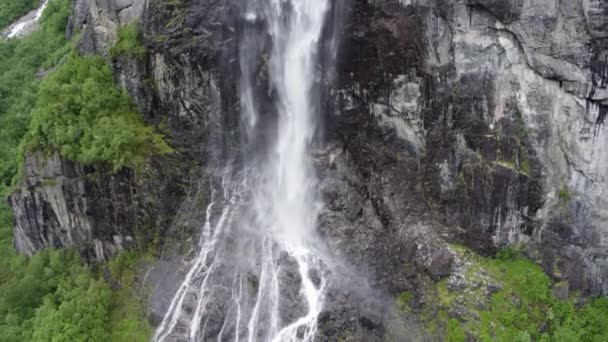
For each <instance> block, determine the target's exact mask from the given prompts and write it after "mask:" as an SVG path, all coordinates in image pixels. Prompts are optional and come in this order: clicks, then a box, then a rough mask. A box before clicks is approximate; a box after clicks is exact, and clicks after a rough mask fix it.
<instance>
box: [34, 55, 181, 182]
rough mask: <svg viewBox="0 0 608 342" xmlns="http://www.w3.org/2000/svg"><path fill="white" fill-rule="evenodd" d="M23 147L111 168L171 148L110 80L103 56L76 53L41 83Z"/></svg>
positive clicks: (136, 161)
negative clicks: (146, 123) (106, 165)
mask: <svg viewBox="0 0 608 342" xmlns="http://www.w3.org/2000/svg"><path fill="white" fill-rule="evenodd" d="M25 146H26V150H27V151H38V150H42V151H48V152H52V151H59V152H60V153H61V155H63V156H64V157H66V158H68V159H71V160H76V161H79V162H81V163H83V164H102V163H107V164H109V165H111V166H112V168H113V170H114V171H117V170H119V169H121V168H122V167H125V166H137V165H139V164H141V163H143V162H144V161H145V160H146V159H147V158H148V157H150V156H151V155H154V154H165V153H170V152H171V151H172V150H171V148H170V147H169V146H168V145H167V144H166V143H165V141H164V140H163V137H162V136H161V135H160V134H157V133H155V132H154V128H153V127H150V126H146V125H145V124H144V122H143V119H142V118H141V116H140V114H139V113H138V112H137V109H136V106H135V104H134V103H133V102H132V101H131V99H130V98H129V96H128V95H127V93H126V92H125V91H124V90H121V89H119V88H118V87H117V86H116V85H115V83H114V78H113V76H112V71H111V70H110V68H109V66H108V65H107V63H106V62H105V61H104V59H103V58H102V57H97V56H86V57H82V56H78V55H76V54H71V55H70V56H69V57H68V59H67V61H66V62H65V63H64V64H62V65H61V66H60V67H59V69H58V70H56V71H54V72H53V73H51V74H50V75H49V76H47V77H46V78H45V79H44V81H43V82H42V85H41V86H40V92H39V94H38V99H37V102H36V107H35V108H34V110H33V112H32V119H31V124H30V130H29V132H28V134H27V136H26V138H25Z"/></svg>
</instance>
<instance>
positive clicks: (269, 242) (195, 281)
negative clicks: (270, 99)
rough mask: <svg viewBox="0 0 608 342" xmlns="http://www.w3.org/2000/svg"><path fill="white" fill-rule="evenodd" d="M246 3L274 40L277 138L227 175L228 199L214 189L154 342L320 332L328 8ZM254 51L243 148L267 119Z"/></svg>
mask: <svg viewBox="0 0 608 342" xmlns="http://www.w3.org/2000/svg"><path fill="white" fill-rule="evenodd" d="M247 5H248V6H246V7H247V10H246V11H244V13H243V20H245V21H248V22H264V24H265V27H266V28H267V36H269V37H270V39H271V40H272V51H271V57H270V59H269V61H268V73H269V76H270V82H271V87H272V89H273V90H274V91H275V92H276V94H277V96H276V97H275V98H276V99H275V100H274V102H275V106H276V112H277V113H278V119H277V120H278V124H277V125H276V126H274V127H276V137H274V140H271V142H270V143H269V144H268V146H271V147H269V148H268V150H267V151H262V152H261V153H262V154H263V155H262V157H261V158H256V161H252V162H250V163H247V162H245V166H244V167H243V170H242V171H241V172H236V173H234V172H232V173H231V172H228V171H226V172H224V177H223V181H222V184H221V186H220V188H221V189H222V191H221V195H220V191H215V192H214V195H213V199H212V202H211V204H210V205H209V207H208V209H207V222H206V223H205V224H204V226H203V230H202V233H201V238H200V241H201V242H200V245H199V254H198V255H197V257H196V258H195V259H194V260H193V262H192V265H191V268H190V271H189V272H188V274H187V275H186V277H185V280H184V282H183V283H182V284H181V286H180V287H179V289H178V291H177V293H176V294H175V296H174V298H173V300H172V302H171V304H170V307H169V310H168V312H167V314H166V315H165V317H164V319H163V321H162V323H161V324H160V326H159V327H158V329H157V331H156V334H155V336H154V340H155V341H165V340H183V339H186V340H188V341H202V340H205V341H206V340H210V339H214V340H217V341H249V342H254V341H273V342H275V341H276V342H283V341H312V340H313V338H314V336H315V333H316V329H317V319H318V315H319V314H320V312H321V309H322V306H323V300H324V296H325V288H326V282H327V280H326V279H325V278H326V277H325V264H326V262H324V260H323V258H324V257H322V253H320V252H319V250H320V249H321V248H318V244H319V243H318V240H317V238H316V233H315V231H316V224H317V216H318V213H319V210H320V207H321V206H320V202H319V201H318V196H317V190H316V187H317V184H316V183H317V182H316V178H315V174H314V171H313V168H312V161H311V157H310V151H309V148H310V146H311V143H312V140H313V136H314V135H315V130H316V113H315V110H316V108H317V107H318V106H317V103H316V102H318V101H319V99H318V97H317V96H314V92H313V89H314V87H315V82H316V81H315V73H316V66H317V64H318V60H317V59H318V50H319V41H320V39H321V34H322V30H323V26H324V21H325V17H326V12H327V11H328V7H329V3H328V0H250V3H248V4H247ZM256 43H258V42H254V43H253V44H256ZM247 48H248V47H247V46H243V47H241V63H240V65H241V69H242V70H241V72H242V73H243V76H242V77H243V78H242V81H241V111H242V118H243V122H244V125H245V127H246V130H247V134H246V138H245V139H244V141H245V144H247V143H248V142H249V141H248V139H250V138H251V137H252V136H254V135H255V134H254V132H255V130H256V129H259V127H260V125H259V122H260V121H261V119H260V113H258V112H257V109H256V108H258V107H260V106H258V105H256V104H257V102H258V99H256V98H255V96H254V94H255V93H256V92H255V91H254V89H253V88H254V85H253V81H252V79H253V77H251V76H252V73H253V71H252V70H254V67H253V66H252V65H250V64H251V63H253V62H252V60H251V58H250V57H251V56H249V55H248V51H246V50H247ZM260 160H262V162H260ZM229 174H230V175H231V176H227V175H229ZM235 174H236V175H235ZM216 208H221V210H216ZM293 287H298V289H297V291H295V293H294V291H293ZM288 301H289V303H287V302H288Z"/></svg>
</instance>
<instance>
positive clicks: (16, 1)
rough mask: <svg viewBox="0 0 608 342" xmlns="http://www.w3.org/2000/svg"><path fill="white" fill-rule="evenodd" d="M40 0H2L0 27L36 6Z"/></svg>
mask: <svg viewBox="0 0 608 342" xmlns="http://www.w3.org/2000/svg"><path fill="white" fill-rule="evenodd" d="M39 4H40V0H0V29H3V28H5V27H7V26H8V25H10V24H11V23H12V22H14V21H15V20H17V19H19V18H20V17H21V16H23V15H25V14H27V12H29V11H31V10H33V9H34V8H36V6H37V5H39Z"/></svg>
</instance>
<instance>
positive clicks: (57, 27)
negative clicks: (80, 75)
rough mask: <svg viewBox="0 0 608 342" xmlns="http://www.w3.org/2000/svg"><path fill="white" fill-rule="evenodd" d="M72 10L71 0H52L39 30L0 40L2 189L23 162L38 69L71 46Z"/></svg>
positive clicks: (37, 83)
mask: <svg viewBox="0 0 608 342" xmlns="http://www.w3.org/2000/svg"><path fill="white" fill-rule="evenodd" d="M69 13H70V6H69V1H68V0H52V1H51V2H50V3H49V4H48V6H47V8H46V10H45V12H44V14H43V16H42V19H41V25H42V26H41V28H40V29H39V30H38V31H36V32H33V33H32V34H30V35H29V36H27V37H24V38H21V39H9V40H0V193H3V192H5V190H3V189H6V187H8V186H10V184H11V182H12V180H13V178H14V177H15V175H16V174H17V171H18V167H19V165H20V164H19V159H18V157H17V155H18V147H19V143H20V141H21V139H22V138H23V136H24V134H25V133H26V131H27V128H28V123H29V114H30V112H31V110H32V108H33V106H34V104H35V103H36V94H37V92H38V87H39V83H40V81H39V80H38V79H37V77H36V73H37V72H38V70H40V69H41V68H48V67H52V66H54V65H55V64H57V63H58V62H59V60H60V59H61V58H62V56H64V55H65V53H66V52H67V51H68V50H69V49H70V48H71V46H70V44H68V42H67V41H66V40H65V38H64V31H65V26H66V23H67V18H68V15H69Z"/></svg>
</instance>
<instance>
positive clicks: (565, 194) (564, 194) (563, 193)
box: [557, 186, 572, 203]
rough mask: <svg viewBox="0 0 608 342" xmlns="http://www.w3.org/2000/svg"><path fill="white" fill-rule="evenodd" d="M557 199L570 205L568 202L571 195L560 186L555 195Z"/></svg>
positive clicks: (564, 187) (565, 188)
mask: <svg viewBox="0 0 608 342" xmlns="http://www.w3.org/2000/svg"><path fill="white" fill-rule="evenodd" d="M557 197H559V199H560V200H561V201H562V202H564V203H570V201H571V200H572V194H571V193H570V190H569V189H568V187H566V186H562V187H561V188H560V189H559V192H558V193H557Z"/></svg>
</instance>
